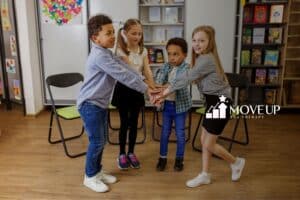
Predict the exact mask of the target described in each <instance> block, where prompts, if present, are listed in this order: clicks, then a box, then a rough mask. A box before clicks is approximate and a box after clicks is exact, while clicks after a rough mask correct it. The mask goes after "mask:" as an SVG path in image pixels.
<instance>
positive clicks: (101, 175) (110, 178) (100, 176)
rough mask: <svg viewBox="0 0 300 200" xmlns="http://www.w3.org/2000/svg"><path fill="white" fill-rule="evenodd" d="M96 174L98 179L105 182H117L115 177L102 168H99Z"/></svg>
mask: <svg viewBox="0 0 300 200" xmlns="http://www.w3.org/2000/svg"><path fill="white" fill-rule="evenodd" d="M96 176H97V179H98V180H100V181H103V182H104V183H107V184H113V183H116V182H117V178H116V177H115V176H112V175H110V174H108V173H106V172H105V171H103V170H101V172H99V173H98V174H97V175H96Z"/></svg>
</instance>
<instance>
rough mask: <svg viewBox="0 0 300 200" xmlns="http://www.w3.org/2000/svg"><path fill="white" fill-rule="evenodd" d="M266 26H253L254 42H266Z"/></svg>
mask: <svg viewBox="0 0 300 200" xmlns="http://www.w3.org/2000/svg"><path fill="white" fill-rule="evenodd" d="M265 32H266V29H265V28H253V38H252V43H253V44H264V43H265Z"/></svg>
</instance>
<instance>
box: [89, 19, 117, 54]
mask: <svg viewBox="0 0 300 200" xmlns="http://www.w3.org/2000/svg"><path fill="white" fill-rule="evenodd" d="M92 40H93V42H94V43H96V44H97V45H99V46H101V47H103V48H113V47H114V45H115V30H114V27H113V25H112V24H105V25H103V26H102V30H101V31H99V32H98V34H97V35H93V36H92Z"/></svg>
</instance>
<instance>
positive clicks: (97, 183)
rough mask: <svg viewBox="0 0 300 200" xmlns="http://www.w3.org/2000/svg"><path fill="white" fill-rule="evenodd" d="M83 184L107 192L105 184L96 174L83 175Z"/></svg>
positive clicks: (97, 190) (96, 190)
mask: <svg viewBox="0 0 300 200" xmlns="http://www.w3.org/2000/svg"><path fill="white" fill-rule="evenodd" d="M83 185H85V186H86V187H88V188H90V189H91V190H93V191H95V192H107V191H108V190H109V188H108V186H107V185H105V184H104V183H103V182H102V181H101V180H99V179H97V175H95V176H93V177H87V176H86V175H85V176H84V181H83Z"/></svg>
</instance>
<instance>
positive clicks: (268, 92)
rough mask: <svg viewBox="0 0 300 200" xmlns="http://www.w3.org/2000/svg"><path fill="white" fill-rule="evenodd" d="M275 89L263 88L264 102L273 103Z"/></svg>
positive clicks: (274, 100)
mask: <svg viewBox="0 0 300 200" xmlns="http://www.w3.org/2000/svg"><path fill="white" fill-rule="evenodd" d="M276 93H277V92H276V89H265V99H264V100H265V104H275V102H276Z"/></svg>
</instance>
